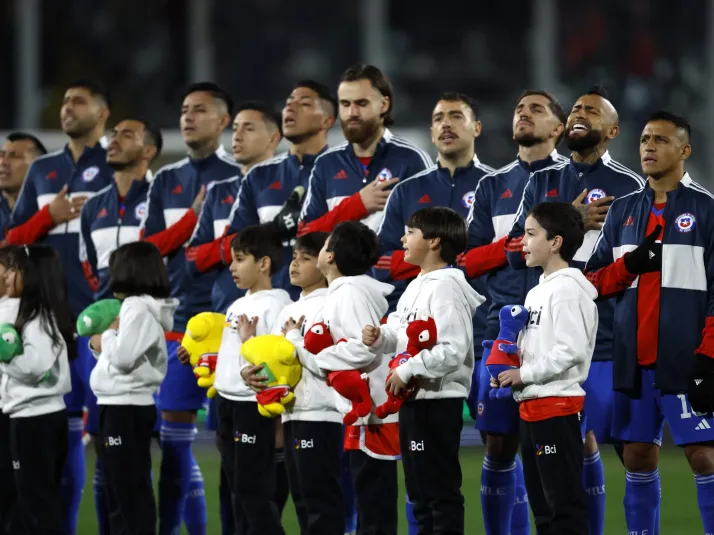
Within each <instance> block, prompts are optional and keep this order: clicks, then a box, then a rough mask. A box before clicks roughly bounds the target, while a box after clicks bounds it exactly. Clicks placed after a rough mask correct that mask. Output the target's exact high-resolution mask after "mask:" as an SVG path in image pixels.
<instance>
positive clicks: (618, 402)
mask: <svg viewBox="0 0 714 535" xmlns="http://www.w3.org/2000/svg"><path fill="white" fill-rule="evenodd" d="M639 373H640V374H641V377H642V395H641V397H640V398H631V397H629V396H627V395H625V394H622V393H620V392H615V400H614V412H613V418H612V436H613V437H615V438H617V439H619V440H624V441H626V442H645V443H654V444H657V445H658V446H659V445H661V444H662V432H663V431H664V422H665V421H666V422H667V425H668V426H669V430H670V432H671V433H672V438H673V439H674V443H675V444H677V446H686V445H687V444H696V443H698V442H708V441H712V440H714V418H713V417H712V414H711V413H708V414H706V413H698V412H694V411H693V410H692V406H691V405H690V404H689V399H688V398H687V394H662V393H661V392H660V391H659V390H657V389H655V388H654V381H655V370H640V372H639Z"/></svg>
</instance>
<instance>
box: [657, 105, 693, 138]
mask: <svg viewBox="0 0 714 535" xmlns="http://www.w3.org/2000/svg"><path fill="white" fill-rule="evenodd" d="M652 121H666V122H668V123H672V124H673V125H674V126H676V127H677V128H681V129H682V130H684V131H685V132H686V133H687V139H689V137H690V136H691V135H692V127H691V125H690V124H689V121H687V120H686V119H685V118H684V117H681V116H680V115H675V114H674V113H670V112H668V111H664V110H658V111H656V112H654V113H652V114H650V116H649V117H648V118H647V122H648V123H651V122H652Z"/></svg>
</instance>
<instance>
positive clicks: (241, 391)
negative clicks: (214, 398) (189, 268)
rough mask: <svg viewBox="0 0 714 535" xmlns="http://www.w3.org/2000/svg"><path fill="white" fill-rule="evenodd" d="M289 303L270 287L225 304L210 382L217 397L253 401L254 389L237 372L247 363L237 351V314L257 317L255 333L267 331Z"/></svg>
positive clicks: (277, 290) (288, 296) (286, 296)
mask: <svg viewBox="0 0 714 535" xmlns="http://www.w3.org/2000/svg"><path fill="white" fill-rule="evenodd" d="M290 303H292V300H291V299H290V295H289V294H288V292H286V291H285V290H280V289H272V290H261V291H259V292H248V293H247V294H246V295H244V296H243V297H241V298H240V299H237V300H236V301H235V302H234V303H233V304H232V305H231V306H230V307H228V311H227V312H226V324H225V327H224V328H223V338H222V339H221V348H220V349H219V350H218V362H217V364H216V378H215V382H214V384H213V386H214V387H215V388H216V390H218V393H219V394H220V395H221V396H223V397H224V398H227V399H231V400H233V401H252V402H255V392H253V390H251V389H250V387H249V386H248V385H247V384H246V382H245V381H244V380H243V377H242V376H241V374H240V372H241V371H242V370H243V368H245V367H246V366H249V365H250V363H249V362H247V361H246V360H245V359H244V358H243V355H241V353H240V348H241V346H242V345H243V342H242V341H241V339H240V335H239V334H238V317H239V316H240V315H241V314H245V315H246V316H247V317H248V319H251V318H253V317H255V316H257V317H258V325H257V327H256V330H255V334H256V336H260V335H262V334H271V333H274V332H275V329H276V325H277V322H278V316H279V315H280V312H281V311H282V310H283V309H284V308H285V307H286V306H287V305H289V304H290ZM281 327H282V325H281Z"/></svg>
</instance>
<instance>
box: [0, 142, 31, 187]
mask: <svg viewBox="0 0 714 535" xmlns="http://www.w3.org/2000/svg"><path fill="white" fill-rule="evenodd" d="M35 158H37V151H36V149H35V144H34V143H33V142H32V141H30V140H29V139H23V140H20V141H6V142H5V143H4V144H3V146H2V150H0V190H1V191H7V192H10V193H16V192H18V191H20V188H21V187H22V183H23V181H24V180H25V176H26V175H27V169H28V168H29V167H30V164H31V163H32V160H34V159H35Z"/></svg>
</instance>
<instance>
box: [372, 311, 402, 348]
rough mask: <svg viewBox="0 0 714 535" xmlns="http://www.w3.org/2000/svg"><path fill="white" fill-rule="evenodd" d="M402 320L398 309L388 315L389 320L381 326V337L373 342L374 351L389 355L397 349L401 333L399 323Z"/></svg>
mask: <svg viewBox="0 0 714 535" xmlns="http://www.w3.org/2000/svg"><path fill="white" fill-rule="evenodd" d="M401 321H402V316H401V314H400V313H399V306H398V305H397V310H395V311H394V312H392V313H391V314H389V316H387V322H386V323H384V324H383V325H381V326H380V327H379V338H377V341H376V342H375V343H374V344H372V347H371V349H372V351H378V352H380V353H382V354H385V355H388V354H390V353H395V352H396V351H397V336H398V334H399V324H400V323H401Z"/></svg>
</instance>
